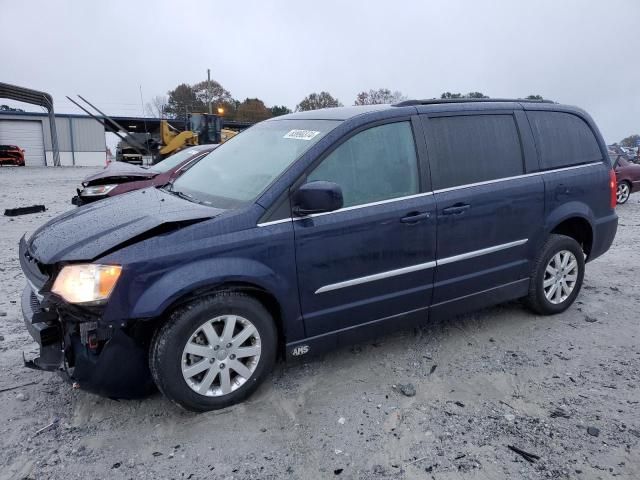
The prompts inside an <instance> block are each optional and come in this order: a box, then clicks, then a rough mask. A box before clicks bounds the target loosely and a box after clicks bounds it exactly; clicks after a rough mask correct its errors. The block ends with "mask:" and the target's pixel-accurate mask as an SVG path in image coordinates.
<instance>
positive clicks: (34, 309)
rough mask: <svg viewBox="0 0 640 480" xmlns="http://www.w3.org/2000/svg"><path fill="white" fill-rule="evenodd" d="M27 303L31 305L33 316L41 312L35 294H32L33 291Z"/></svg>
mask: <svg viewBox="0 0 640 480" xmlns="http://www.w3.org/2000/svg"><path fill="white" fill-rule="evenodd" d="M29 302H30V303H31V311H32V312H33V313H34V314H35V313H38V312H40V311H41V310H42V307H40V302H39V301H38V297H36V294H35V293H33V291H32V292H31V296H30V297H29Z"/></svg>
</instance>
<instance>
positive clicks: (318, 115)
mask: <svg viewBox="0 0 640 480" xmlns="http://www.w3.org/2000/svg"><path fill="white" fill-rule="evenodd" d="M465 104H474V108H477V109H480V110H484V109H496V108H521V107H518V106H517V105H522V106H526V105H539V106H541V107H542V106H546V107H547V108H548V107H549V106H551V105H554V106H556V105H557V104H556V103H555V102H553V101H551V100H527V99H523V98H515V99H514V98H511V99H510V98H447V99H436V98H433V99H426V100H405V101H403V102H398V103H394V104H379V105H358V106H350V107H334V108H321V109H318V110H308V111H305V112H294V113H290V114H288V115H282V116H279V117H274V118H271V119H269V120H267V121H269V122H272V121H278V120H289V119H291V120H304V119H306V120H348V119H350V118H353V117H356V116H358V115H364V114H367V113H372V112H380V111H384V110H391V109H396V108H402V107H419V106H422V105H424V106H433V107H434V109H437V108H438V107H437V106H438V105H441V106H442V107H441V108H445V109H447V110H448V109H449V108H452V109H455V110H459V109H464V105H465ZM500 104H502V105H500ZM447 107H449V108H447ZM525 108H526V107H525Z"/></svg>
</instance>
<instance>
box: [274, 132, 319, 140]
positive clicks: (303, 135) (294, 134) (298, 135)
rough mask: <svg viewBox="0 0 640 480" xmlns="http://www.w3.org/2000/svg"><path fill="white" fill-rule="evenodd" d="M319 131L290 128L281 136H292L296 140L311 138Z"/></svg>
mask: <svg viewBox="0 0 640 480" xmlns="http://www.w3.org/2000/svg"><path fill="white" fill-rule="evenodd" d="M319 133H320V132H316V131H315V130H290V131H289V132H288V133H287V134H286V135H285V136H284V137H282V138H293V139H296V140H311V139H312V138H313V137H315V136H316V135H318V134H319Z"/></svg>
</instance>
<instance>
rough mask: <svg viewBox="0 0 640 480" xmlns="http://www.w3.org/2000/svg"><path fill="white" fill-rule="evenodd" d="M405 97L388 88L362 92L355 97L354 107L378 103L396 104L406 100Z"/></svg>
mask: <svg viewBox="0 0 640 480" xmlns="http://www.w3.org/2000/svg"><path fill="white" fill-rule="evenodd" d="M406 99H407V97H406V96H405V95H403V94H402V92H399V91H397V90H396V91H395V92H392V91H391V90H389V89H388V88H379V89H378V90H369V91H368V92H366V91H362V92H360V93H359V94H358V95H357V96H356V100H355V102H354V105H377V104H380V103H398V102H402V101H403V100H406Z"/></svg>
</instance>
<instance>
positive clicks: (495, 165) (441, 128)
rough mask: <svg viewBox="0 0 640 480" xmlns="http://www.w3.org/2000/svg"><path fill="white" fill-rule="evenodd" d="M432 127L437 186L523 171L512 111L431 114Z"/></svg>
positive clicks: (520, 149) (432, 151)
mask: <svg viewBox="0 0 640 480" xmlns="http://www.w3.org/2000/svg"><path fill="white" fill-rule="evenodd" d="M429 130H430V135H429V137H430V139H429V150H430V152H431V155H430V161H431V177H432V182H433V188H434V189H435V190H438V189H442V188H449V187H457V186H459V185H468V184H471V183H477V182H484V181H487V180H495V179H498V178H504V177H513V176H515V175H521V174H522V173H524V166H523V161H522V148H521V146H520V138H519V136H518V130H517V128H516V124H515V120H514V118H513V116H512V115H468V116H459V117H458V116H455V117H437V118H430V119H429Z"/></svg>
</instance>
